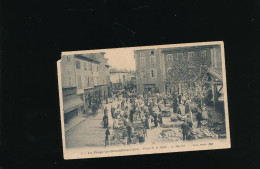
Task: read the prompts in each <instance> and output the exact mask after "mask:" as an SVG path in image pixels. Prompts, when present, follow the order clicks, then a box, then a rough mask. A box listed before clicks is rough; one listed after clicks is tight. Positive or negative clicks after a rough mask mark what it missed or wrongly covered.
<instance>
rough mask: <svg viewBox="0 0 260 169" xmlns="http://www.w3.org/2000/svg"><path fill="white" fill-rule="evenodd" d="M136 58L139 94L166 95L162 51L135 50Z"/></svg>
mask: <svg viewBox="0 0 260 169" xmlns="http://www.w3.org/2000/svg"><path fill="white" fill-rule="evenodd" d="M134 57H135V63H136V87H137V92H138V93H143V92H145V91H151V92H161V93H164V92H165V87H164V86H165V84H164V81H163V76H162V74H163V67H164V65H163V64H164V63H163V61H162V58H161V49H147V50H135V51H134Z"/></svg>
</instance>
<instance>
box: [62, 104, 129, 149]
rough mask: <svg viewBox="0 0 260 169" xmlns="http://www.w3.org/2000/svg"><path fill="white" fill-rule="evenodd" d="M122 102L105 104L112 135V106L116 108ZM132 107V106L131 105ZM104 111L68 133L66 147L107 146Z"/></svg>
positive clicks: (89, 117) (88, 118)
mask: <svg viewBox="0 0 260 169" xmlns="http://www.w3.org/2000/svg"><path fill="white" fill-rule="evenodd" d="M119 103H120V101H115V102H113V103H109V104H104V107H107V108H108V119H109V126H110V127H111V129H110V133H111V134H112V133H113V129H112V126H113V119H112V117H111V106H112V105H113V106H114V107H115V108H116V107H117V105H118V104H119ZM129 105H130V104H129ZM103 116H104V111H103V109H99V112H98V113H97V115H96V116H94V117H93V116H88V117H86V118H85V120H83V121H81V122H80V123H79V124H78V125H76V126H74V127H73V128H71V129H70V130H68V131H66V133H65V135H66V137H65V138H66V147H67V148H79V147H85V146H91V147H96V146H97V147H99V146H105V132H106V129H105V128H103V126H102V125H101V122H102V120H103Z"/></svg>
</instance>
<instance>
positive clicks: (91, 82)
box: [77, 75, 105, 89]
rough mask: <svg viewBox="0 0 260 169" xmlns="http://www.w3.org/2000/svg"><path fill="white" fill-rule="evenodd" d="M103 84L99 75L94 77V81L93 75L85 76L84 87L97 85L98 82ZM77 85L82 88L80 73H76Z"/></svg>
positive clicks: (103, 81)
mask: <svg viewBox="0 0 260 169" xmlns="http://www.w3.org/2000/svg"><path fill="white" fill-rule="evenodd" d="M101 83H102V84H105V80H104V79H103V80H101V79H100V77H96V78H95V81H94V79H93V77H90V76H85V86H84V87H92V86H93V85H98V84H101ZM77 86H78V88H79V89H82V87H83V85H82V79H81V76H80V75H77Z"/></svg>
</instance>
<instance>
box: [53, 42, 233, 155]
mask: <svg viewBox="0 0 260 169" xmlns="http://www.w3.org/2000/svg"><path fill="white" fill-rule="evenodd" d="M57 66H58V82H59V96H60V115H61V124H62V126H61V128H62V142H63V152H64V159H79V158H97V157H111V156H126V155H141V154H153V153H170V152H180V151H195V150H210V149H224V148H230V147H231V145H230V131H229V117H228V101H227V86H226V71H225V55H224V43H223V42H221V41H220V42H219V41H218V42H202V43H188V44H173V45H157V46H142V47H129V48H116V49H100V50H86V51H71V52H62V54H61V60H59V61H58V62H57Z"/></svg>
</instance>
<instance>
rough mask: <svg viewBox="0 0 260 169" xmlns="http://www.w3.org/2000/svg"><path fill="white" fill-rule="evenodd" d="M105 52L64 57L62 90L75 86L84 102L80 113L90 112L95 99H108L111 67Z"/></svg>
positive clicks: (64, 55) (77, 93)
mask: <svg viewBox="0 0 260 169" xmlns="http://www.w3.org/2000/svg"><path fill="white" fill-rule="evenodd" d="M104 54H105V53H103V52H100V53H86V54H74V55H66V53H64V54H63V55H62V63H63V71H62V72H61V78H62V88H63V89H65V88H68V87H70V86H73V87H74V88H75V89H76V90H75V91H76V92H75V94H76V95H77V96H78V97H79V98H80V100H81V101H83V108H82V110H81V111H80V113H81V114H82V113H84V112H88V110H89V108H91V106H92V105H93V100H94V98H98V99H101V100H105V99H106V98H107V97H108V85H109V84H110V82H109V79H110V78H109V77H108V76H109V70H108V69H109V66H108V65H107V59H106V58H105V57H104Z"/></svg>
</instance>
